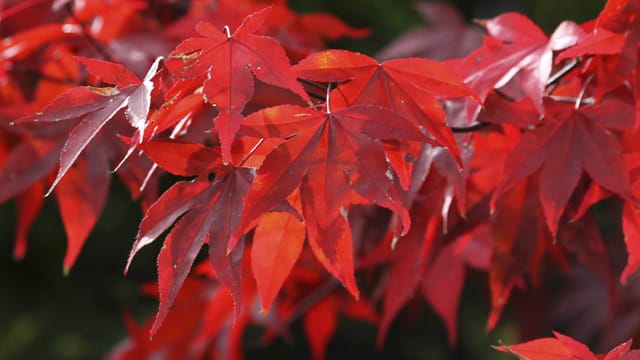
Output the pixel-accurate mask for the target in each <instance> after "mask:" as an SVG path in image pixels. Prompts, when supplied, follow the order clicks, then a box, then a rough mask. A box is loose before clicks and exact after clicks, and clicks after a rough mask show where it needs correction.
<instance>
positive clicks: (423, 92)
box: [293, 50, 475, 163]
mask: <svg viewBox="0 0 640 360" xmlns="http://www.w3.org/2000/svg"><path fill="white" fill-rule="evenodd" d="M293 70H294V71H295V72H296V73H297V74H298V76H299V77H301V78H303V79H309V80H313V81H320V82H338V83H341V82H345V81H346V83H344V84H341V85H339V86H338V87H337V88H336V89H335V90H334V94H333V96H331V106H332V107H335V108H338V107H344V106H349V105H379V106H384V107H386V108H388V109H391V110H393V111H395V112H396V113H398V114H399V115H400V116H402V117H404V118H406V119H409V120H410V121H411V122H412V123H414V124H415V125H416V126H420V127H422V128H424V129H426V131H427V132H428V133H429V134H430V135H431V136H433V140H430V142H432V143H435V144H438V145H441V146H443V147H446V148H447V149H448V150H449V151H450V152H451V154H452V155H453V156H454V157H455V158H456V159H457V160H458V162H459V163H461V159H460V154H459V150H458V147H457V145H456V141H455V139H454V138H453V133H452V132H451V129H449V127H448V126H447V125H446V122H445V118H446V114H445V112H444V111H443V110H442V108H441V106H440V104H439V102H438V99H446V98H450V97H461V96H469V97H473V96H475V95H474V94H473V92H472V91H471V90H470V89H469V88H468V87H467V86H466V85H465V84H463V83H462V82H461V81H460V79H459V78H458V76H457V75H455V74H454V73H452V72H451V71H449V70H448V69H447V68H446V67H445V66H443V65H442V64H440V63H438V62H436V61H433V60H427V59H420V58H406V59H397V60H389V61H385V62H383V63H382V64H381V63H379V62H378V61H377V60H375V59H373V58H370V57H368V56H366V55H363V54H359V53H354V52H349V51H344V50H326V51H323V52H319V53H315V54H312V55H310V56H308V57H307V58H305V59H303V60H302V61H300V62H299V63H298V64H296V65H295V66H294V67H293Z"/></svg>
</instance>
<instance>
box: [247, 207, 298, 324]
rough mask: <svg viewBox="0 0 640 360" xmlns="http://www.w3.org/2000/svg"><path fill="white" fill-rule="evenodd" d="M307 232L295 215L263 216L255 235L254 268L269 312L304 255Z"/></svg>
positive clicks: (264, 307) (265, 307)
mask: <svg viewBox="0 0 640 360" xmlns="http://www.w3.org/2000/svg"><path fill="white" fill-rule="evenodd" d="M305 234H306V229H305V227H304V224H302V223H301V222H300V221H299V220H298V219H296V217H295V216H293V215H291V214H289V213H286V212H272V213H268V214H266V215H265V216H264V217H262V219H261V221H260V224H259V225H258V227H256V231H255V232H254V234H253V246H252V248H251V265H252V266H251V267H252V269H253V276H254V277H255V279H256V285H257V287H258V292H259V293H260V298H261V304H262V311H263V312H267V311H268V310H269V308H270V307H271V303H272V302H273V300H274V299H275V297H276V295H277V294H278V291H280V288H281V287H282V284H283V283H284V280H285V279H286V278H287V276H289V273H290V272H291V269H292V268H293V265H294V264H295V262H296V260H297V259H298V257H299V256H300V252H301V251H302V245H303V244H304V238H305Z"/></svg>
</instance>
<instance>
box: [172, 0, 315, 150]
mask: <svg viewBox="0 0 640 360" xmlns="http://www.w3.org/2000/svg"><path fill="white" fill-rule="evenodd" d="M270 11H271V8H270V7H267V8H265V9H262V10H260V11H257V12H255V13H253V14H251V15H249V16H247V17H246V18H245V19H244V21H243V22H242V24H241V25H240V26H239V27H238V28H237V29H236V30H235V31H234V32H233V34H231V32H230V30H229V28H228V27H225V29H224V30H223V31H220V30H218V29H217V28H216V27H214V26H213V25H212V24H211V23H208V22H200V23H198V25H197V26H196V31H197V32H198V33H199V34H200V35H203V36H205V37H204V38H190V39H187V40H185V41H183V42H182V43H181V44H180V45H178V46H177V47H176V49H175V50H174V51H173V52H172V53H171V59H170V60H169V61H168V62H167V67H168V68H170V69H171V70H172V71H173V72H174V73H176V74H177V75H180V76H182V77H185V78H189V77H194V76H203V75H204V76H206V80H205V81H204V84H203V95H204V96H205V100H206V101H207V102H208V103H210V104H211V105H213V106H214V107H215V108H216V109H217V110H218V112H219V113H218V116H216V118H215V119H214V124H215V128H216V130H217V132H218V134H219V136H220V142H221V145H222V158H223V161H225V162H229V161H230V157H231V154H230V151H231V143H232V142H233V141H234V138H235V135H236V133H237V132H238V129H239V128H240V124H241V123H242V119H243V115H242V110H243V109H244V106H245V105H246V104H247V102H248V101H249V100H250V99H251V97H252V96H253V86H254V81H253V77H252V76H251V74H253V75H254V76H255V77H257V78H258V79H259V80H261V81H263V82H265V83H268V84H272V85H276V86H279V87H282V88H285V89H289V90H291V91H292V92H294V93H295V94H297V95H298V96H300V97H301V98H302V99H304V100H309V97H308V95H307V94H306V93H305V92H304V89H303V88H302V86H301V85H300V84H299V83H298V82H297V81H296V78H295V77H294V76H293V74H292V73H291V71H290V64H289V59H288V58H287V56H286V54H285V52H284V50H283V49H282V47H281V46H280V44H279V43H278V42H277V41H276V40H275V39H273V38H270V37H267V36H262V35H258V34H256V31H258V30H259V29H260V28H261V27H262V25H263V23H264V21H265V19H266V18H267V16H269V12H270Z"/></svg>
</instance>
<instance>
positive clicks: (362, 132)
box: [229, 105, 426, 295]
mask: <svg viewBox="0 0 640 360" xmlns="http://www.w3.org/2000/svg"><path fill="white" fill-rule="evenodd" d="M241 131H242V133H243V134H247V135H250V136H256V137H265V138H271V137H278V138H283V139H289V140H288V141H286V142H285V143H283V144H281V145H280V146H278V147H277V148H276V149H275V150H273V152H271V153H270V154H269V155H268V156H267V158H266V159H265V160H264V162H263V163H262V166H261V167H260V169H259V170H258V174H257V176H256V179H255V181H254V183H253V185H252V187H251V189H250V190H249V192H248V193H247V197H246V199H245V208H244V210H243V215H242V221H241V223H240V225H239V226H238V229H237V231H236V233H235V234H234V237H233V238H232V240H231V242H230V243H229V246H230V248H232V247H233V246H234V245H235V241H236V240H237V238H238V237H239V236H240V235H242V234H243V233H244V232H245V231H247V230H248V228H249V227H250V225H251V224H252V223H253V222H254V221H255V220H256V219H258V218H259V217H260V216H261V215H262V214H264V213H265V212H268V211H270V210H271V209H273V208H274V207H275V206H277V205H278V204H280V203H281V202H282V201H283V200H284V199H285V198H286V197H287V196H288V195H289V194H290V193H291V192H293V191H294V190H295V189H296V188H297V187H298V186H299V187H300V196H301V201H302V211H303V216H304V219H305V224H306V227H307V235H308V239H309V244H310V245H311V248H312V249H313V251H314V253H315V255H316V256H317V258H318V260H319V261H320V262H321V263H322V264H323V265H324V266H325V268H326V269H327V270H328V271H329V272H331V273H332V274H333V275H334V276H336V278H338V279H339V280H340V281H342V282H343V284H345V286H346V287H347V288H348V289H349V290H350V291H351V292H352V293H353V294H354V295H355V294H357V287H356V284H355V279H354V277H353V249H352V244H351V232H350V227H349V224H348V221H347V216H348V213H349V205H350V203H351V195H350V190H351V189H353V190H355V191H356V192H357V193H359V194H360V195H362V196H363V197H364V198H366V199H368V200H369V201H371V202H373V203H376V204H378V205H380V206H384V207H387V208H389V209H391V210H392V211H394V212H396V213H399V214H400V217H401V219H402V223H403V225H404V230H403V231H404V232H406V231H407V230H408V227H409V224H410V219H409V214H408V211H407V210H406V209H405V207H404V205H403V202H402V199H401V198H400V196H399V194H398V192H397V189H396V186H395V184H394V177H395V176H394V172H393V170H391V168H390V166H389V164H388V163H387V161H386V160H385V155H384V147H383V146H382V143H381V141H380V140H379V139H396V140H413V141H420V140H425V139H426V136H425V135H424V134H422V133H421V132H420V130H419V129H418V128H417V127H416V126H414V125H413V124H412V123H410V122H409V121H408V120H405V119H404V118H401V117H399V116H397V115H396V114H395V113H393V112H390V111H388V110H385V109H384V108H382V107H379V106H353V107H349V108H345V109H341V110H337V111H334V112H332V111H330V110H329V111H328V112H320V111H317V110H314V109H308V108H303V107H300V106H295V105H282V106H276V107H272V108H267V109H264V110H261V111H258V112H255V113H253V114H251V115H250V116H249V117H247V119H245V122H244V124H243V128H242V130H241Z"/></svg>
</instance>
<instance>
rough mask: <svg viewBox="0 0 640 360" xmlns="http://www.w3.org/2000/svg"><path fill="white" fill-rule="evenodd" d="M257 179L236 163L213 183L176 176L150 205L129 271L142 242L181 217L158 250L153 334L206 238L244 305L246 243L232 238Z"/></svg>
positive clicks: (212, 256)
mask: <svg viewBox="0 0 640 360" xmlns="http://www.w3.org/2000/svg"><path fill="white" fill-rule="evenodd" d="M252 179H253V173H252V171H251V170H250V169H248V168H234V169H230V170H228V171H227V172H226V173H224V174H223V173H219V174H217V177H216V178H215V180H213V181H212V182H211V183H209V182H207V181H203V180H199V181H194V182H186V181H181V182H177V183H176V184H174V185H173V186H172V187H171V188H170V189H169V190H167V191H166V192H165V193H164V194H163V195H162V196H161V197H160V198H159V199H158V200H157V201H156V202H155V203H154V204H153V205H152V206H151V207H149V209H148V210H147V213H146V214H145V217H144V218H143V220H142V222H141V223H140V230H139V232H138V235H137V237H136V241H135V243H134V244H133V247H132V249H131V253H130V255H129V260H128V262H127V267H126V268H125V271H126V270H127V269H128V267H129V265H130V263H131V260H132V259H133V257H134V256H135V254H136V253H137V252H138V251H139V250H140V249H141V248H143V247H144V246H146V245H148V244H150V243H151V242H153V241H154V240H155V239H156V238H157V237H158V236H160V234H162V233H163V232H164V231H166V230H167V229H168V228H169V227H170V226H171V225H173V223H174V222H175V223H176V224H175V226H174V227H173V229H172V230H171V232H170V233H169V235H167V238H166V239H165V242H164V246H163V247H162V250H161V251H160V254H159V255H158V285H159V289H160V308H159V310H158V315H157V317H156V321H155V323H154V325H153V327H152V328H151V335H153V334H154V333H155V332H156V331H158V329H159V328H160V325H161V324H162V322H163V321H164V318H165V317H166V316H167V313H168V312H169V308H170V307H171V305H172V304H173V302H174V301H175V299H176V296H177V294H178V292H179V290H180V287H181V286H182V284H183V282H184V281H185V279H186V278H187V275H188V274H189V271H190V269H191V266H192V265H193V262H194V260H195V257H196V255H197V254H198V252H199V251H200V248H201V247H202V245H203V244H204V243H205V242H206V241H207V240H208V243H209V257H210V261H211V264H212V266H213V268H214V270H215V272H216V276H217V278H218V279H219V280H220V282H221V283H222V284H223V285H224V286H225V287H227V288H228V289H229V291H230V292H231V294H232V296H233V298H234V302H235V304H236V311H238V310H239V308H240V306H241V305H240V304H241V300H240V297H241V290H240V280H241V274H240V265H241V264H240V261H241V259H242V253H243V243H242V242H241V243H240V244H238V246H235V247H234V248H233V249H230V250H229V251H227V244H228V239H229V237H230V236H231V233H232V232H233V230H234V229H235V228H236V225H237V224H238V222H239V221H240V214H241V211H242V197H243V196H244V194H245V193H246V191H247V189H248V188H249V184H250V183H251V180H252ZM181 216H182V217H181ZM180 217H181V218H180ZM179 218H180V219H179ZM178 219H179V220H178ZM176 220H177V221H176Z"/></svg>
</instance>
